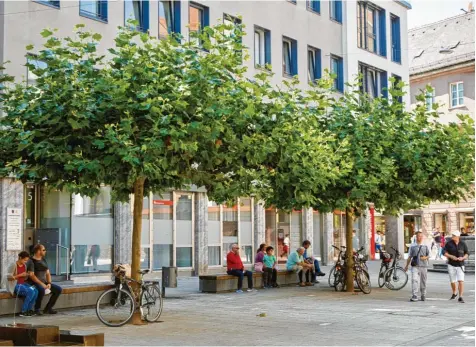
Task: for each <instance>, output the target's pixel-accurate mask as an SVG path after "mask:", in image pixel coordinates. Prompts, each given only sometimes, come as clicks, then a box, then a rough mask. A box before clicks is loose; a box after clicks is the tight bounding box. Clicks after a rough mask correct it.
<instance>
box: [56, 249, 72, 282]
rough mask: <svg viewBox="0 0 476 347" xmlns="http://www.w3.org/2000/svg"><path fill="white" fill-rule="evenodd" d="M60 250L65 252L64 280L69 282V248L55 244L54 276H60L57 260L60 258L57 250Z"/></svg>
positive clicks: (58, 261)
mask: <svg viewBox="0 0 476 347" xmlns="http://www.w3.org/2000/svg"><path fill="white" fill-rule="evenodd" d="M60 248H63V249H65V250H66V280H67V281H69V266H70V264H69V262H70V260H71V259H70V254H69V248H68V247H65V246H62V245H60V244H56V274H57V275H58V274H61V270H60V260H59V257H60V252H59V249H60Z"/></svg>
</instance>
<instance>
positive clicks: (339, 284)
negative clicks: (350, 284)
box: [334, 270, 345, 292]
mask: <svg viewBox="0 0 476 347" xmlns="http://www.w3.org/2000/svg"><path fill="white" fill-rule="evenodd" d="M334 289H335V291H336V292H343V291H344V290H345V274H344V272H343V271H342V270H336V271H335V274H334Z"/></svg>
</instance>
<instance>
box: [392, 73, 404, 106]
mask: <svg viewBox="0 0 476 347" xmlns="http://www.w3.org/2000/svg"><path fill="white" fill-rule="evenodd" d="M392 77H393V79H394V80H393V88H394V89H396V88H397V87H398V84H399V83H400V82H401V81H402V78H401V77H400V76H397V75H392ZM397 102H400V103H401V102H403V99H402V96H399V97H398V98H397Z"/></svg>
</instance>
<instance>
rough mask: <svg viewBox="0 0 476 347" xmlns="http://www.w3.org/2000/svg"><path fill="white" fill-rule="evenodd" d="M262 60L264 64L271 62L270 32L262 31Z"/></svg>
mask: <svg viewBox="0 0 476 347" xmlns="http://www.w3.org/2000/svg"><path fill="white" fill-rule="evenodd" d="M264 60H265V63H266V64H271V32H270V31H269V30H267V31H266V32H265V33H264Z"/></svg>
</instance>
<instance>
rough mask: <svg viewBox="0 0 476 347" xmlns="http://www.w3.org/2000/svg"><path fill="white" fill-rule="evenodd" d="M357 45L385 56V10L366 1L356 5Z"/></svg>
mask: <svg viewBox="0 0 476 347" xmlns="http://www.w3.org/2000/svg"><path fill="white" fill-rule="evenodd" d="M357 46H358V47H359V48H363V49H366V50H368V51H370V52H373V53H377V54H380V55H381V56H384V57H385V56H387V38H386V26H385V10H383V9H381V8H379V7H376V6H375V5H373V4H371V3H369V2H366V1H365V2H359V3H358V5H357Z"/></svg>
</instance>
